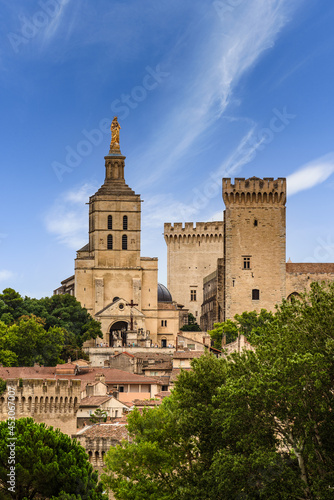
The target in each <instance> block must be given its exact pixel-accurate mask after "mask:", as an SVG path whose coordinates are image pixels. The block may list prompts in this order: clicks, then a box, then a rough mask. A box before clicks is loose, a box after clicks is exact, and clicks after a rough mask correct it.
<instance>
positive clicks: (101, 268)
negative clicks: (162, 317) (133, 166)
mask: <svg viewBox="0 0 334 500" xmlns="http://www.w3.org/2000/svg"><path fill="white" fill-rule="evenodd" d="M119 129H120V126H119V124H118V121H117V118H116V117H115V118H114V120H113V122H112V125H111V133H112V137H111V144H110V149H109V153H108V154H107V156H105V180H104V183H103V184H102V186H101V187H100V189H99V190H98V191H97V192H96V193H95V194H94V195H93V196H91V197H90V199H89V243H88V245H86V246H85V247H83V248H82V249H81V250H79V251H78V253H77V259H76V270H75V290H76V298H77V300H79V301H80V302H81V303H82V304H84V305H85V307H86V308H87V309H88V310H89V312H90V313H91V314H93V315H94V314H95V313H97V312H98V311H100V310H101V309H103V308H104V307H105V306H106V305H107V304H109V303H110V302H112V301H113V299H115V297H124V298H125V299H126V300H128V301H131V300H133V301H134V302H135V303H136V304H140V302H141V294H140V289H141V286H140V282H141V274H140V272H141V267H142V266H141V261H140V229H141V227H140V226H141V199H140V195H139V194H136V193H135V192H134V191H133V190H132V189H131V188H130V187H129V186H128V185H127V184H126V182H125V179H124V166H125V156H123V155H122V153H121V150H120V145H119Z"/></svg>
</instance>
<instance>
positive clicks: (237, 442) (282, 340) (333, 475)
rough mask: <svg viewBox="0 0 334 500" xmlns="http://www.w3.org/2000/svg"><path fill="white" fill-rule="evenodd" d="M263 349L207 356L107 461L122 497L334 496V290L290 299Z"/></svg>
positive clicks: (108, 480) (109, 478) (134, 420)
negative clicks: (218, 356)
mask: <svg viewBox="0 0 334 500" xmlns="http://www.w3.org/2000/svg"><path fill="white" fill-rule="evenodd" d="M251 336H252V337H253V340H252V341H253V342H254V344H256V351H255V352H253V351H247V352H244V353H242V354H241V355H239V354H233V355H231V356H230V357H229V358H220V359H216V358H214V357H212V356H210V355H208V354H206V355H204V356H203V357H202V358H200V359H195V360H194V361H193V363H192V367H193V370H192V371H181V374H180V376H179V378H178V380H177V382H176V386H175V389H174V390H173V392H172V395H171V396H170V398H166V399H164V401H163V403H162V405H161V406H160V407H159V408H157V409H153V410H147V411H146V412H145V411H144V412H143V413H142V414H140V413H139V412H138V411H134V412H132V413H131V415H130V416H129V419H128V420H129V431H130V436H131V440H130V441H129V442H123V444H122V445H121V446H118V447H116V448H114V449H111V450H110V451H109V452H108V455H107V474H106V475H105V477H104V479H103V480H104V481H105V484H106V485H108V486H109V487H111V488H112V489H113V491H114V492H115V495H116V498H117V499H129V500H130V499H136V500H144V499H145V500H146V499H150V500H169V499H171V500H173V499H175V500H176V499H178V500H188V499H189V498H194V499H212V500H233V499H235V500H236V499H238V500H239V499H241V500H243V499H245V500H248V499H252V500H253V499H254V500H256V499H265V500H267V499H269V500H271V499H272V500H281V499H283V500H296V499H300V500H301V499H304V500H311V499H312V500H318V499H321V500H326V499H331V498H333V491H334V418H333V408H334V394H333V386H334V284H332V285H330V286H328V287H325V286H320V285H319V284H313V285H312V290H311V293H310V294H309V295H308V296H303V297H302V298H301V299H300V301H299V300H295V301H293V302H291V303H290V302H287V301H284V302H283V304H282V305H281V307H280V308H279V309H278V310H277V312H276V314H275V315H274V316H273V317H272V318H271V320H270V321H264V322H263V325H262V327H261V328H260V330H256V331H255V332H254V331H253V333H251Z"/></svg>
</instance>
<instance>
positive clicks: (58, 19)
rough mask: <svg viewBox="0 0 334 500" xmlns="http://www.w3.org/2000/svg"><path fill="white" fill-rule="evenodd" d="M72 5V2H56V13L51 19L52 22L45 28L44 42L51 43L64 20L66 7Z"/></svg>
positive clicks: (61, 0) (57, 0)
mask: <svg viewBox="0 0 334 500" xmlns="http://www.w3.org/2000/svg"><path fill="white" fill-rule="evenodd" d="M69 3H70V0H56V1H55V2H54V6H55V11H54V12H55V13H54V15H53V16H52V18H50V22H49V23H48V25H47V27H46V28H45V30H44V32H43V34H44V41H50V40H51V39H52V38H53V37H54V36H55V35H56V34H57V31H58V29H59V27H60V25H61V23H62V20H63V18H64V14H65V10H66V6H67V5H68V4H69Z"/></svg>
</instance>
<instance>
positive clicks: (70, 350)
mask: <svg viewBox="0 0 334 500" xmlns="http://www.w3.org/2000/svg"><path fill="white" fill-rule="evenodd" d="M22 316H31V317H38V318H42V319H43V327H44V329H45V330H46V331H52V330H50V329H51V328H55V327H57V328H58V329H61V331H62V332H63V337H64V341H63V347H62V352H61V359H62V360H63V361H67V360H68V358H69V357H71V358H72V359H74V358H77V357H82V358H87V355H86V354H85V352H84V351H83V350H82V347H83V344H84V342H85V341H86V340H89V339H95V338H97V337H102V336H103V335H102V331H101V325H100V323H99V322H98V321H95V320H94V319H93V318H92V316H91V315H90V314H89V313H88V311H87V310H86V309H85V308H84V307H82V306H81V304H80V303H79V302H78V301H77V300H76V299H75V297H73V296H72V295H69V294H65V295H53V296H52V297H44V298H42V299H34V298H30V297H25V298H24V299H23V298H22V297H21V295H20V294H19V293H17V292H16V291H15V290H13V289H12V288H6V289H5V290H3V292H2V294H1V295H0V321H2V322H3V323H5V324H6V325H8V326H10V325H12V324H14V323H15V322H16V323H17V322H18V321H19V320H20V318H21V317H22ZM58 331H59V330H58ZM50 347H52V343H51V345H50ZM45 356H46V354H44V357H45ZM5 358H6V357H5ZM0 362H1V356H0ZM9 363H12V366H14V365H15V360H14V361H13V360H10V359H9V360H8V361H5V363H4V364H6V366H10V365H9Z"/></svg>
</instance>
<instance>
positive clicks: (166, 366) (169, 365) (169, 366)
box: [143, 361, 173, 371]
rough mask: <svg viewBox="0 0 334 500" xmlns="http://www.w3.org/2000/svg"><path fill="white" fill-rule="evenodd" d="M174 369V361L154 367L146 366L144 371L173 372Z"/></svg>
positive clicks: (153, 365) (157, 364) (156, 364)
mask: <svg viewBox="0 0 334 500" xmlns="http://www.w3.org/2000/svg"><path fill="white" fill-rule="evenodd" d="M172 368H173V366H172V361H163V362H162V363H154V364H152V365H148V366H144V367H143V371H146V370H171V369H172Z"/></svg>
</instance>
